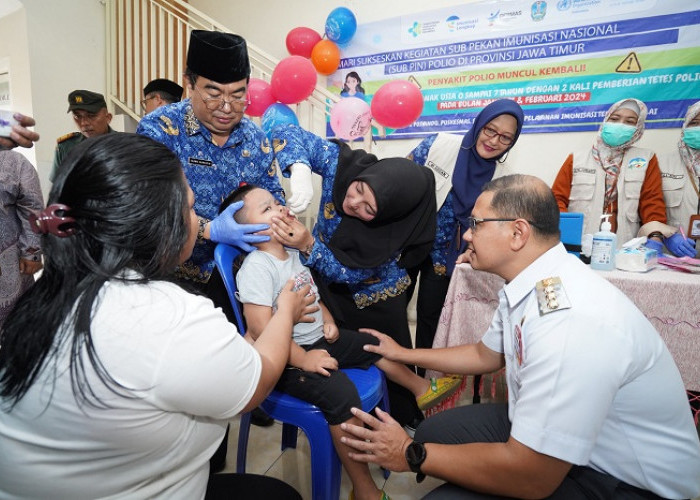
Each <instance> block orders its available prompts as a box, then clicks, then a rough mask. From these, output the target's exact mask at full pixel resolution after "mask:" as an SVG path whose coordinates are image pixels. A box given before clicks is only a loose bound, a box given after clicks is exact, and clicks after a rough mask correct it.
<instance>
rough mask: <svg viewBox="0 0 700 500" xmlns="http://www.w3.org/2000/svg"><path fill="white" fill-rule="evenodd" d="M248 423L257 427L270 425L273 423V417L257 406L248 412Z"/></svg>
mask: <svg viewBox="0 0 700 500" xmlns="http://www.w3.org/2000/svg"><path fill="white" fill-rule="evenodd" d="M250 423H251V424H253V425H257V426H258V427H270V426H271V425H272V424H274V423H275V419H274V418H272V417H271V416H269V415H268V414H267V413H265V411H264V410H263V409H262V408H260V407H258V408H255V409H254V410H253V411H251V412H250Z"/></svg>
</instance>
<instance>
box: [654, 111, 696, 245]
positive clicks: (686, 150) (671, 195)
mask: <svg viewBox="0 0 700 500" xmlns="http://www.w3.org/2000/svg"><path fill="white" fill-rule="evenodd" d="M659 168H660V169H661V174H662V187H663V191H664V199H665V200H666V215H667V217H668V223H669V224H670V225H671V226H674V227H682V228H683V229H684V230H687V231H688V232H687V233H686V234H688V235H690V234H691V232H692V231H691V230H690V229H691V228H690V227H689V225H690V218H691V216H693V215H697V214H698V213H700V197H699V196H698V185H699V184H700V182H699V180H700V101H698V102H696V103H695V104H693V105H692V106H690V107H689V108H688V112H687V113H686V115H685V121H684V122H683V127H682V128H681V137H680V140H679V141H678V146H677V147H676V148H674V149H673V150H671V151H668V152H666V153H662V154H659ZM675 239H676V240H677V242H678V244H679V251H674V249H673V248H670V247H669V250H671V251H672V252H673V253H675V254H677V255H687V256H689V257H695V256H696V255H697V252H698V250H699V246H700V245H698V243H697V242H698V241H700V240H695V241H693V240H691V239H687V238H682V236H681V234H680V233H678V235H677V236H675ZM668 245H673V243H671V242H670V241H669V242H668V243H667V245H666V246H668Z"/></svg>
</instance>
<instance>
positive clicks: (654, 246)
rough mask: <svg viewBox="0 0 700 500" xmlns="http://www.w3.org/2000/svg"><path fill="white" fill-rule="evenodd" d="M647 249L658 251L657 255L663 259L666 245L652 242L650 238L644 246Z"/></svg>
mask: <svg viewBox="0 0 700 500" xmlns="http://www.w3.org/2000/svg"><path fill="white" fill-rule="evenodd" d="M644 246H645V247H647V248H651V249H652V250H656V254H657V255H658V256H659V257H661V256H662V255H663V254H664V245H663V243H661V242H660V241H656V240H652V239H651V238H649V239H648V240H647V242H646V243H645V244H644Z"/></svg>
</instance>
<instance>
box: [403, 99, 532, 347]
mask: <svg viewBox="0 0 700 500" xmlns="http://www.w3.org/2000/svg"><path fill="white" fill-rule="evenodd" d="M523 120H524V116H523V110H522V109H521V108H520V106H519V105H518V104H517V103H515V102H514V101H512V100H510V99H499V100H496V101H494V102H492V103H491V104H489V105H488V106H486V107H485V108H484V109H483V110H481V112H480V113H479V114H478V115H476V117H475V118H474V123H473V125H472V128H471V129H470V130H469V131H468V132H467V133H466V134H464V136H459V135H455V134H448V133H439V134H436V135H432V136H430V137H427V138H426V139H424V140H423V141H422V142H421V143H420V144H419V145H418V146H417V147H416V148H415V149H414V150H413V151H412V152H411V153H410V154H409V155H408V158H409V159H410V160H413V161H415V162H416V163H418V164H419V165H424V166H427V167H429V168H430V169H431V170H432V171H433V175H434V176H435V183H436V186H435V188H436V191H437V204H438V213H437V231H436V234H435V242H434V243H433V248H432V250H431V252H430V255H429V256H428V257H426V258H425V259H424V260H423V261H422V262H421V263H420V264H418V265H416V266H413V267H411V268H409V269H408V274H409V276H410V277H411V281H412V283H411V288H410V289H409V300H410V297H411V295H412V294H413V290H414V288H415V286H416V282H417V280H419V281H418V283H419V284H418V302H417V306H416V309H417V315H418V318H417V324H416V348H430V347H432V345H433V338H434V337H435V330H436V329H437V324H438V320H439V319H440V312H441V311H442V305H443V303H444V301H445V295H446V294H447V287H448V285H449V282H450V275H451V274H452V270H453V269H454V266H455V261H456V260H457V256H458V255H459V254H460V253H462V252H464V251H465V250H466V243H465V242H464V240H463V239H462V236H463V235H464V233H466V231H467V229H468V224H467V218H468V217H469V216H470V215H471V212H472V208H473V207H474V202H475V201H476V198H477V197H478V196H479V194H480V193H481V187H482V186H483V185H484V184H486V183H487V182H489V181H490V180H491V179H493V178H494V177H502V176H503V175H506V174H508V173H509V172H508V170H507V168H506V167H505V166H504V165H503V161H504V160H505V158H506V155H507V154H508V151H510V150H511V148H512V147H513V146H514V145H515V143H516V141H517V140H518V137H519V136H520V131H521V130H522V127H523Z"/></svg>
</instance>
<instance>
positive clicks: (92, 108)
mask: <svg viewBox="0 0 700 500" xmlns="http://www.w3.org/2000/svg"><path fill="white" fill-rule="evenodd" d="M102 108H107V102H106V101H105V98H104V96H103V95H102V94H98V93H97V92H91V91H89V90H74V91H73V92H71V93H70V94H68V113H70V112H71V111H75V110H78V109H81V110H85V111H87V112H89V113H97V112H98V111H100V110H101V109H102ZM110 132H113V130H112V129H111V128H109V127H108V128H107V133H110ZM85 139H87V137H85V136H84V135H83V134H82V133H81V132H70V133H68V134H65V135H62V136H61V137H59V138H58V139H56V152H55V153H54V156H53V165H52V167H51V174H50V175H49V180H50V181H51V182H53V181H54V179H55V178H56V174H57V173H58V168H59V167H60V166H61V164H62V163H63V161H64V160H65V159H66V157H67V156H68V153H70V152H71V151H72V150H73V148H74V147H76V146H77V145H78V144H80V143H81V142H83V141H84V140H85Z"/></svg>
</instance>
